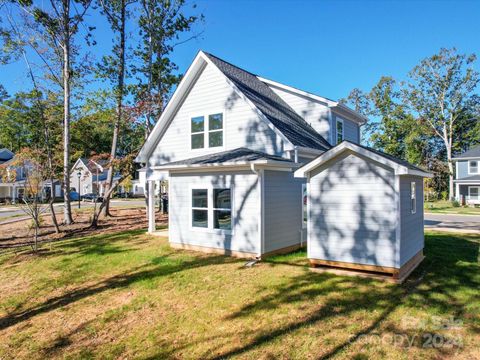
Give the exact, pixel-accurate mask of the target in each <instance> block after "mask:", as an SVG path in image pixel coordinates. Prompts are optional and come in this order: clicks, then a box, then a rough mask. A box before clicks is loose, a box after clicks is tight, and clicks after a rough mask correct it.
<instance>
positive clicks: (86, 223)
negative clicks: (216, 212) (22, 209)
mask: <svg viewBox="0 0 480 360" xmlns="http://www.w3.org/2000/svg"><path fill="white" fill-rule="evenodd" d="M111 213H112V216H111V217H105V218H101V219H100V221H99V224H98V227H97V228H95V229H94V228H91V227H90V221H91V219H92V212H91V211H82V212H74V216H73V219H74V223H73V224H71V225H63V224H62V225H60V233H58V234H56V233H55V228H54V227H53V225H52V220H51V217H50V214H46V215H44V216H43V217H42V219H43V223H42V226H41V228H40V231H39V238H38V241H39V243H46V242H52V241H58V240H63V239H66V238H75V237H84V236H88V235H97V234H106V233H114V232H119V231H125V230H139V229H147V226H148V221H147V217H146V212H145V209H143V208H134V209H115V208H114V209H111ZM57 220H58V222H59V223H62V222H63V214H57ZM167 222H168V217H167V215H163V214H160V213H157V225H159V226H161V225H166V224H167ZM32 241H33V229H32V228H31V220H22V221H17V222H14V223H10V224H3V225H0V252H2V251H8V250H12V249H18V248H22V247H25V246H30V245H31V244H32Z"/></svg>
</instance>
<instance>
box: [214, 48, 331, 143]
mask: <svg viewBox="0 0 480 360" xmlns="http://www.w3.org/2000/svg"><path fill="white" fill-rule="evenodd" d="M204 54H205V55H206V56H207V57H209V59H210V60H212V61H213V62H214V64H215V66H217V67H218V68H219V70H220V71H221V72H222V73H223V74H224V75H225V76H227V77H228V78H229V79H230V80H231V81H233V82H234V83H235V85H236V86H237V87H238V88H239V90H240V91H241V92H242V93H243V94H244V95H245V96H246V97H247V98H249V99H250V101H252V102H253V103H254V105H255V106H256V107H257V108H258V110H260V111H261V112H262V113H263V114H264V115H265V116H266V117H267V118H268V119H269V120H270V121H271V122H272V124H273V125H274V126H275V127H276V128H277V129H278V130H279V131H280V132H282V133H283V135H284V136H285V137H286V138H287V139H288V140H289V141H290V142H292V144H293V145H298V146H304V147H309V148H317V149H321V150H328V149H329V148H331V145H330V143H329V142H328V141H327V140H326V139H325V138H324V137H323V136H322V135H320V134H319V133H318V132H317V131H316V130H315V129H314V128H313V127H312V126H311V125H310V124H308V123H307V122H306V121H305V119H303V118H302V117H301V116H300V115H299V114H298V113H297V112H296V111H295V110H294V109H293V108H292V107H291V106H290V105H288V103H287V102H286V101H285V100H283V99H282V98H281V97H280V96H279V95H278V94H277V93H275V92H274V91H273V90H272V89H271V88H270V87H269V86H268V85H267V84H266V83H264V82H263V81H261V80H260V79H258V76H257V75H255V74H253V73H250V72H248V71H246V70H243V69H241V68H239V67H238V66H236V65H233V64H230V63H229V62H227V61H224V60H223V59H220V58H219V57H217V56H215V55H211V54H209V53H206V52H204ZM228 66H230V67H232V68H233V69H228V68H227V67H228ZM235 69H236V71H237V72H238V71H239V73H234V71H232V70H235ZM249 77H251V78H250V79H249ZM298 136H300V137H303V139H299V138H298Z"/></svg>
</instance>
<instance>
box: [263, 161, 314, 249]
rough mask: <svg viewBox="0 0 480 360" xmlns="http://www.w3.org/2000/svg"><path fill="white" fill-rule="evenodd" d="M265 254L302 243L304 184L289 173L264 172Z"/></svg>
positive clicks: (303, 181)
mask: <svg viewBox="0 0 480 360" xmlns="http://www.w3.org/2000/svg"><path fill="white" fill-rule="evenodd" d="M264 177H265V178H264V187H265V188H264V200H265V211H264V212H265V224H264V226H265V252H270V251H275V250H278V249H282V248H285V247H289V246H294V245H298V244H300V242H301V233H300V232H301V231H302V197H301V192H302V184H304V183H305V179H297V178H294V177H293V173H291V172H287V171H268V170H265V172H264Z"/></svg>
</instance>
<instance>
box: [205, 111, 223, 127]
mask: <svg viewBox="0 0 480 360" xmlns="http://www.w3.org/2000/svg"><path fill="white" fill-rule="evenodd" d="M220 129H223V115H222V114H213V115H209V116H208V130H220Z"/></svg>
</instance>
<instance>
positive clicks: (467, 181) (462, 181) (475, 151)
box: [453, 145, 480, 205]
mask: <svg viewBox="0 0 480 360" xmlns="http://www.w3.org/2000/svg"><path fill="white" fill-rule="evenodd" d="M453 161H454V162H455V170H456V171H455V180H454V183H455V197H456V199H457V200H458V201H460V202H461V203H464V204H467V205H479V204H480V170H479V167H480V145H477V146H475V147H473V148H471V149H469V150H468V151H466V152H464V153H463V154H461V155H459V156H457V157H455V158H454V159H453Z"/></svg>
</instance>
